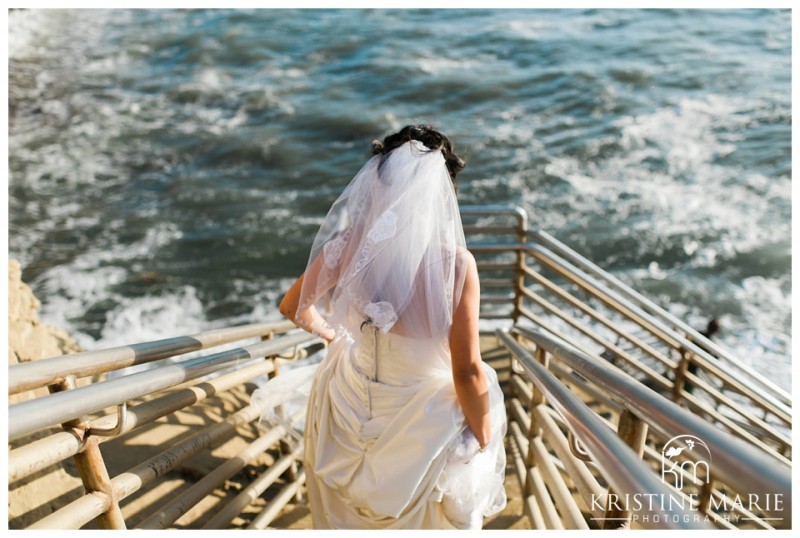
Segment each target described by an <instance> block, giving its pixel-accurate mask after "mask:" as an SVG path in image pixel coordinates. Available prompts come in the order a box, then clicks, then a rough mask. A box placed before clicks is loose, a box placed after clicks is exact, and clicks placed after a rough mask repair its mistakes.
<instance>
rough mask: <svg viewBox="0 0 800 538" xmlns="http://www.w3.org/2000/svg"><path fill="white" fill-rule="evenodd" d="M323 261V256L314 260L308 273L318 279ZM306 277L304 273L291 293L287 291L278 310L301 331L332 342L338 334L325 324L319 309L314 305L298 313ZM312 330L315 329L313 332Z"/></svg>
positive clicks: (290, 290)
mask: <svg viewBox="0 0 800 538" xmlns="http://www.w3.org/2000/svg"><path fill="white" fill-rule="evenodd" d="M321 261H322V256H318V257H317V259H316V260H314V262H313V263H312V264H311V265H310V266H309V268H308V270H307V272H309V273H311V274H312V276H314V277H316V274H318V272H319V269H320V263H321ZM305 277H306V273H303V274H302V275H300V276H299V277H298V278H297V280H295V281H294V284H292V286H291V287H290V288H289V291H287V292H286V295H284V296H283V299H282V300H281V304H280V306H279V307H278V309H279V310H280V312H281V314H283V315H284V316H285V317H286V318H288V319H289V320H290V321H292V322H293V323H294V324H296V325H297V326H298V327H300V328H301V329H305V330H307V331H309V332H314V333H316V334H319V335H320V336H321V337H322V338H324V339H325V340H327V341H328V342H330V341H331V340H333V337H334V336H336V332H335V331H334V330H333V329H332V328H331V327H330V326H329V325H328V324H327V323H325V320H324V319H322V316H320V315H319V312H317V309H316V308H314V306H313V305H311V306H309V307H308V308H305V309H303V310H300V311H298V305H299V303H300V291H301V290H302V289H303V282H304V280H305ZM334 283H335V281H334V282H333V283H332V284H331V285H330V286H328V288H327V289H330V287H332V286H333V284H334ZM311 329H313V331H312V330H311Z"/></svg>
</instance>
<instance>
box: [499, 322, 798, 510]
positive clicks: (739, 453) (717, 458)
mask: <svg viewBox="0 0 800 538" xmlns="http://www.w3.org/2000/svg"><path fill="white" fill-rule="evenodd" d="M513 331H514V333H516V334H519V335H521V336H523V337H525V338H527V339H529V340H531V341H533V342H534V343H535V344H536V345H537V346H540V347H541V348H543V349H545V350H546V351H547V352H548V353H550V354H552V355H553V356H555V357H557V358H559V359H560V360H562V361H563V362H565V363H566V364H568V365H569V366H570V367H571V368H573V369H574V370H575V371H576V372H578V373H579V374H580V375H582V376H583V377H585V378H587V379H589V380H591V381H592V382H593V383H595V385H597V386H598V387H599V388H600V389H601V390H603V391H605V392H606V394H609V395H612V396H613V397H614V398H615V399H616V400H617V401H619V402H620V403H621V404H622V405H624V406H625V407H626V408H627V409H629V410H630V411H632V412H633V413H635V414H636V415H637V416H639V417H640V418H641V419H643V420H645V421H646V422H648V424H649V425H650V426H651V427H652V428H653V429H655V430H657V431H659V432H660V433H661V434H663V435H665V436H667V437H674V436H676V435H682V434H686V433H687V432H691V433H692V434H693V435H697V437H699V438H701V439H702V440H703V441H704V442H705V443H706V444H707V445H708V447H709V450H710V451H711V453H712V454H713V465H714V472H715V473H716V474H718V475H719V479H720V480H721V481H722V482H724V483H726V484H728V485H730V486H732V487H734V488H737V489H738V490H739V491H746V492H748V493H753V494H759V495H763V494H770V495H774V494H782V495H784V497H783V498H784V500H785V502H784V503H783V504H784V506H785V507H786V509H784V510H782V511H775V510H772V511H769V510H765V511H767V512H768V513H770V514H774V515H776V516H781V517H783V518H784V522H785V524H788V525H791V514H792V503H791V498H792V484H791V468H790V467H789V466H787V465H786V464H784V463H783V462H782V461H780V460H778V459H777V458H774V457H772V456H770V455H768V454H766V453H764V452H762V451H760V450H757V449H756V448H755V447H753V446H751V445H750V444H748V443H746V442H744V441H742V440H741V439H738V438H737V437H735V436H733V435H731V434H729V433H727V432H725V431H723V430H721V429H719V428H716V427H715V426H714V425H713V424H710V423H708V422H706V421H705V420H703V419H702V418H700V417H698V416H696V415H694V414H692V413H690V412H689V411H687V410H686V409H683V408H682V407H680V406H679V405H677V404H675V403H673V402H671V401H669V400H668V399H666V398H664V397H662V396H660V395H659V394H658V393H656V392H654V391H652V390H651V389H649V388H647V387H645V386H644V385H642V384H641V383H640V382H638V381H637V380H635V379H633V378H632V377H630V376H629V375H627V374H625V373H623V372H621V371H619V370H618V369H616V368H614V367H613V366H611V365H609V364H606V363H602V362H601V361H599V360H597V359H595V358H593V357H591V356H589V355H587V354H585V353H582V352H580V351H578V350H576V349H574V348H572V347H571V346H569V345H568V344H565V343H563V342H560V341H558V340H556V339H555V338H553V337H550V336H548V335H545V334H544V333H542V332H540V331H537V330H535V329H531V328H527V327H515V328H514V329H513Z"/></svg>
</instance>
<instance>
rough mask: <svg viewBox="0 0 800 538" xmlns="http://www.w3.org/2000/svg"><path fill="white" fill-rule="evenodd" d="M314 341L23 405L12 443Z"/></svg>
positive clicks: (278, 343) (13, 419) (276, 345)
mask: <svg viewBox="0 0 800 538" xmlns="http://www.w3.org/2000/svg"><path fill="white" fill-rule="evenodd" d="M315 339H317V337H315V336H312V335H310V334H308V333H305V332H301V333H298V334H290V335H287V336H282V337H280V338H276V339H274V340H266V341H263V342H260V343H258V344H253V345H251V346H245V347H239V348H236V349H231V350H228V351H222V352H219V353H214V354H212V355H208V356H205V357H198V358H196V359H191V360H187V361H183V362H180V363H175V364H169V365H166V366H162V367H160V368H155V369H152V370H146V371H144V372H139V373H136V374H131V375H128V376H124V377H118V378H116V379H111V380H108V381H103V382H100V383H95V384H92V385H88V386H85V387H81V388H76V389H73V390H68V391H64V392H57V393H55V394H51V395H49V396H44V397H42V398H37V399H35V400H29V401H26V402H21V403H18V404H16V405H12V406H11V407H9V409H8V437H9V440H14V439H18V438H20V437H23V436H25V435H28V434H31V433H34V432H36V431H37V430H40V429H42V428H46V427H48V426H54V425H57V424H61V423H64V422H66V421H68V420H72V419H75V418H78V417H81V416H83V415H86V414H88V413H93V412H96V411H100V410H102V409H105V408H107V407H110V406H116V405H118V404H120V403H122V402H124V401H127V400H130V399H133V398H139V397H142V396H145V395H147V394H150V393H152V392H155V391H158V390H163V389H166V388H169V387H172V386H174V385H177V384H179V383H182V382H184V381H187V380H189V379H195V378H198V377H201V376H204V375H207V374H210V373H213V372H217V371H219V370H222V369H224V368H228V367H230V366H233V365H235V364H237V363H238V362H240V361H246V360H250V359H256V358H260V357H265V356H268V355H271V354H275V353H280V352H282V351H284V350H285V349H287V348H292V347H294V346H298V345H301V344H304V343H307V342H310V341H311V340H315Z"/></svg>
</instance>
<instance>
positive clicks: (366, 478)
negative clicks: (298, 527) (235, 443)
mask: <svg viewBox="0 0 800 538" xmlns="http://www.w3.org/2000/svg"><path fill="white" fill-rule="evenodd" d="M348 334H349V333H344V335H342V334H340V335H339V336H337V338H336V339H335V340H334V341H333V343H332V344H331V346H330V348H329V350H328V354H327V357H326V358H325V359H324V360H323V361H322V362H321V363H320V364H319V366H318V367H317V370H316V372H315V375H314V379H313V384H312V386H311V391H310V394H309V400H308V411H307V416H306V421H305V441H304V442H305V455H304V460H305V461H304V468H305V472H306V477H307V487H308V496H309V504H310V509H311V515H312V518H313V523H314V528H317V529H322V528H329V529H330V528H335V529H377V528H407V529H408V528H411V529H451V528H471V529H474V528H481V525H482V519H483V517H484V516H489V515H492V514H494V513H497V512H498V511H500V510H502V509H503V508H504V507H505V504H506V495H505V490H504V489H503V479H504V476H505V464H506V457H505V451H504V447H503V436H504V435H505V431H506V418H505V408H504V405H503V395H502V392H501V391H500V387H499V385H498V383H497V375H496V373H495V371H494V370H493V369H492V368H491V367H489V366H488V365H486V364H485V363H483V367H484V369H485V372H486V375H487V379H488V383H489V396H490V420H491V425H492V436H491V441H490V443H489V445H488V446H487V448H486V449H485V450H484V451H482V452H481V451H479V445H478V441H477V439H476V438H475V436H474V435H473V434H472V431H471V430H470V428H469V427H468V426H467V425H466V421H465V419H464V415H463V413H462V411H461V408H460V406H459V404H458V401H457V399H456V392H455V388H454V385H453V377H452V370H451V365H450V352H449V348H448V347H447V342H444V341H436V340H433V339H427V340H426V339H418V338H409V337H405V336H401V335H398V334H393V333H391V332H388V333H384V332H382V331H380V330H379V329H378V328H376V327H374V326H372V325H368V326H365V327H364V328H363V330H362V331H361V334H360V335H358V337H359V339H360V342H356V341H354V340H353V339H352V338H351V337H350V336H348Z"/></svg>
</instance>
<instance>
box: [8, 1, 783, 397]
mask: <svg viewBox="0 0 800 538" xmlns="http://www.w3.org/2000/svg"><path fill="white" fill-rule="evenodd" d="M790 80H791V14H790V12H789V11H788V10H725V11H722V10H689V11H683V10H643V11H639V10H381V9H378V10H369V11H361V10H81V11H77V10H15V11H12V12H10V14H9V161H10V181H9V219H10V222H9V250H10V251H9V255H10V256H12V257H15V258H18V259H19V260H20V262H21V263H22V265H23V269H24V272H23V277H24V278H25V280H26V281H27V282H29V283H30V285H31V287H32V288H33V290H34V292H35V293H36V294H37V296H38V297H39V298H40V299H41V300H42V310H41V317H42V318H43V319H44V321H46V322H48V323H53V324H57V325H60V326H62V327H64V328H66V329H67V330H69V331H70V332H71V333H72V334H74V335H76V337H77V339H78V340H79V343H80V344H81V345H83V346H84V347H86V348H89V349H96V348H101V347H108V346H112V345H120V344H124V343H130V342H135V341H142V340H147V339H154V338H162V337H167V336H172V335H177V334H187V333H191V332H195V331H199V330H203V329H206V328H211V327H218V326H223V325H227V324H231V323H242V322H254V321H263V320H269V319H275V318H276V316H277V311H276V309H275V306H276V302H277V301H278V300H279V298H280V296H281V294H282V292H283V290H285V289H286V287H287V286H288V284H289V283H290V282H291V281H292V279H293V278H294V277H295V276H296V275H297V274H298V273H299V272H300V271H301V270H302V269H303V267H304V265H305V261H306V257H307V255H308V249H309V247H310V244H311V241H312V239H313V236H314V233H315V232H316V229H317V227H318V226H319V223H320V222H321V218H322V217H323V216H324V214H325V212H326V211H327V209H328V207H329V206H330V204H331V202H332V201H333V200H334V199H335V198H336V196H337V195H338V193H339V192H340V191H341V189H342V188H343V187H344V185H346V184H347V182H348V181H349V180H350V179H351V178H352V176H353V174H354V173H355V172H356V171H357V170H358V168H359V167H360V166H361V164H362V163H363V162H364V161H365V160H366V159H367V158H368V157H369V148H370V142H371V140H372V139H373V138H378V137H382V136H384V135H386V134H388V133H389V132H392V131H393V130H395V129H397V128H399V127H401V126H403V125H405V124H407V123H417V122H427V123H432V124H434V125H435V126H437V127H439V128H440V129H441V130H442V131H444V132H445V133H447V134H448V135H449V136H450V137H451V138H452V139H453V140H454V141H455V142H456V145H457V147H458V148H459V149H460V150H461V151H462V152H463V154H464V155H465V157H466V159H467V161H468V166H467V168H466V170H465V171H464V172H463V173H462V175H461V177H460V182H459V183H460V194H459V197H460V201H461V202H462V203H464V204H476V203H498V204H518V205H520V206H522V207H523V208H525V209H526V210H527V211H528V213H529V216H530V218H531V224H532V226H533V227H536V228H541V229H544V230H547V231H548V232H550V233H552V234H554V235H555V236H556V237H558V238H559V239H561V240H562V241H564V242H566V243H567V244H568V245H570V246H572V247H573V248H575V249H577V250H578V251H580V252H582V253H583V254H584V255H586V256H587V257H589V258H590V259H592V260H594V261H595V262H596V263H598V264H599V265H600V266H602V267H604V268H606V269H608V270H609V271H611V272H613V273H614V274H615V275H617V276H618V277H619V278H621V279H622V280H624V281H625V282H628V283H629V284H631V285H632V286H633V287H635V288H636V289H638V290H640V291H641V292H643V293H644V294H645V295H647V296H649V297H651V298H652V299H654V300H656V301H657V302H659V303H660V304H662V305H663V306H664V307H666V308H668V309H669V310H670V311H672V312H674V313H676V314H677V315H679V316H681V317H682V318H683V319H686V320H687V321H689V322H690V323H692V324H694V325H695V326H696V327H698V328H702V327H703V326H704V325H705V321H706V320H707V319H708V318H710V317H711V316H717V317H719V319H720V320H721V323H722V333H721V334H720V338H719V339H720V341H721V343H722V344H723V345H725V346H726V347H728V348H730V349H731V350H732V351H733V352H734V353H736V354H737V355H738V356H740V357H741V359H742V360H743V361H745V362H747V363H748V364H751V365H754V366H756V367H757V368H758V369H759V370H760V371H762V372H763V373H764V374H765V375H766V376H767V377H769V378H771V379H773V380H774V381H775V382H777V383H778V384H779V385H781V386H783V387H785V388H787V389H788V388H790V387H791V329H790V325H791V277H790V265H791V249H790V245H791V229H790V221H791V93H790V91H791V90H790Z"/></svg>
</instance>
